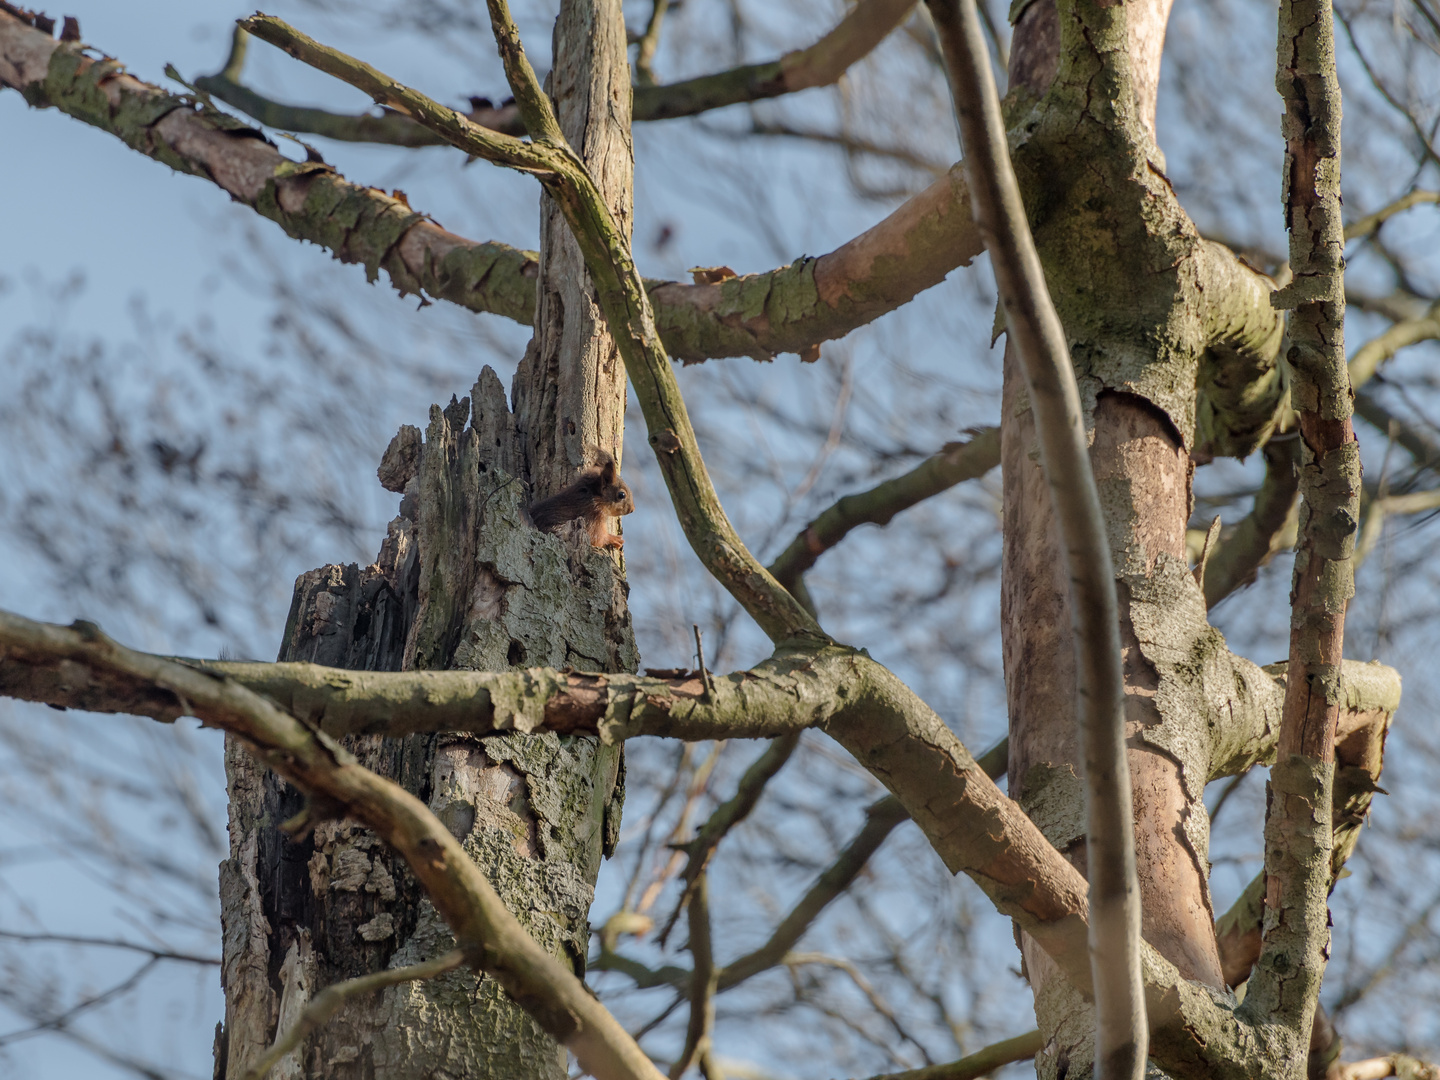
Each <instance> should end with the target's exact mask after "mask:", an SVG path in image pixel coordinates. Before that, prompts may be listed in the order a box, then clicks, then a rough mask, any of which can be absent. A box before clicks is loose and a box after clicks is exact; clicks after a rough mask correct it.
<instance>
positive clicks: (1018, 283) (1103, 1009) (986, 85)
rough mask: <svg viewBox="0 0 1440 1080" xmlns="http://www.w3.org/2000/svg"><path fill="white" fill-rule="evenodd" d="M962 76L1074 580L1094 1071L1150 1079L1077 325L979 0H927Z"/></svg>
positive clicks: (980, 182) (1118, 709) (977, 204)
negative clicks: (1013, 127)
mask: <svg viewBox="0 0 1440 1080" xmlns="http://www.w3.org/2000/svg"><path fill="white" fill-rule="evenodd" d="M927 2H929V3H930V10H931V13H932V14H933V15H934V18H935V27H936V30H937V31H938V33H939V35H940V45H941V48H942V50H943V52H944V53H945V63H946V67H947V68H948V69H949V73H950V85H951V92H952V94H953V96H954V98H955V112H956V115H957V116H958V117H959V120H960V131H961V138H962V141H963V143H964V146H965V165H966V170H967V175H968V176H969V178H970V188H971V192H972V198H973V206H974V209H975V217H976V220H977V221H978V222H980V229H981V232H982V233H983V234H984V235H985V238H986V247H987V248H988V249H989V251H990V257H991V260H992V264H993V266H994V268H995V280H996V282H997V284H998V285H999V288H1000V299H1001V304H1002V305H1003V307H1004V309H1005V320H1006V325H1007V328H1008V333H1009V334H1010V340H1011V343H1012V344H1013V345H1014V347H1015V350H1016V352H1017V353H1018V354H1019V356H1020V359H1021V363H1022V366H1023V368H1024V371H1025V383H1026V386H1027V387H1028V389H1029V394H1030V406H1031V408H1032V410H1033V411H1034V414H1035V427H1036V432H1037V435H1038V437H1039V442H1040V454H1041V458H1042V461H1043V463H1044V467H1045V476H1046V480H1047V481H1048V482H1049V486H1050V494H1051V501H1052V503H1053V505H1054V508H1055V517H1056V520H1057V522H1058V524H1059V527H1060V535H1061V538H1062V545H1063V546H1064V548H1065V552H1066V558H1067V567H1068V570H1069V579H1070V612H1071V619H1072V620H1073V621H1074V624H1075V633H1074V639H1075V653H1076V656H1075V661H1076V673H1077V680H1076V681H1077V691H1078V697H1079V708H1078V710H1077V712H1078V714H1079V719H1080V742H1081V745H1082V747H1083V750H1084V755H1083V756H1084V772H1085V775H1084V782H1085V820H1086V828H1085V833H1086V859H1087V862H1088V866H1089V878H1090V946H1091V964H1092V971H1093V987H1094V993H1095V1012H1096V1026H1095V1032H1096V1034H1095V1038H1096V1047H1095V1068H1096V1072H1097V1075H1100V1076H1103V1077H1105V1078H1106V1080H1115V1078H1129V1077H1135V1078H1138V1077H1140V1076H1143V1075H1144V1072H1145V1060H1146V1049H1147V1046H1148V1043H1149V1033H1148V1028H1147V1025H1146V1020H1145V1000H1144V992H1143V989H1142V984H1141V971H1140V964H1141V958H1140V886H1139V882H1138V880H1137V878H1136V870H1135V834H1134V811H1133V807H1132V800H1131V794H1130V767H1129V764H1128V762H1127V760H1126V756H1125V720H1124V713H1123V711H1122V703H1123V700H1124V693H1125V681H1124V675H1123V673H1122V671H1121V664H1120V629H1119V627H1120V612H1119V606H1118V602H1117V599H1116V592H1115V573H1114V568H1113V565H1112V563H1111V558H1110V544H1109V540H1108V538H1107V536H1106V532H1105V519H1104V517H1103V516H1102V513H1101V510H1100V496H1099V493H1098V490H1097V488H1096V486H1095V475H1094V473H1093V472H1092V471H1091V468H1090V455H1089V451H1088V440H1087V438H1086V434H1085V417H1084V414H1083V412H1082V410H1081V406H1080V392H1079V388H1078V387H1077V385H1076V382H1075V371H1074V369H1073V367H1072V366H1071V363H1070V351H1069V347H1068V346H1067V344H1066V338H1065V329H1064V327H1063V326H1061V324H1060V317H1059V315H1058V314H1056V311H1055V306H1054V304H1053V303H1052V302H1051V300H1050V294H1049V291H1048V289H1047V287H1046V284H1045V273H1044V270H1043V269H1042V268H1041V265H1040V256H1039V254H1038V253H1037V252H1036V250H1035V241H1034V238H1033V237H1032V236H1031V234H1030V225H1029V222H1028V220H1027V219H1026V216H1025V204H1024V202H1023V201H1022V200H1021V198H1020V188H1019V185H1018V184H1017V183H1016V180H1015V170H1014V168H1013V167H1012V165H1011V163H1010V150H1009V146H1008V144H1007V141H1006V132H1005V122H1004V119H1003V118H1002V116H1001V114H1000V99H999V96H998V95H997V93H996V91H995V80H994V76H993V74H992V73H991V70H990V59H989V53H988V52H987V50H986V48H985V41H984V37H983V36H982V32H981V29H980V22H979V18H978V17H977V16H976V13H975V2H974V0H927Z"/></svg>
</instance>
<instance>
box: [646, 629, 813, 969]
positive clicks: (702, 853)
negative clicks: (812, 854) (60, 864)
mask: <svg viewBox="0 0 1440 1080" xmlns="http://www.w3.org/2000/svg"><path fill="white" fill-rule="evenodd" d="M697 632H698V627H697ZM799 745H800V735H799V733H798V732H797V733H796V734H794V735H787V736H785V737H783V738H779V739H775V740H774V741H772V742H771V743H770V745H769V746H768V747H766V749H765V752H764V753H763V754H761V755H760V756H759V757H758V758H756V759H755V760H754V761H753V762H752V763H751V764H750V767H749V768H748V769H746V770H745V772H744V774H743V775H742V776H741V777H740V782H739V783H738V784H737V785H736V786H735V794H734V795H732V796H731V797H730V798H729V799H727V800H725V802H723V803H721V804H720V805H719V806H717V807H716V808H715V812H714V813H713V814H711V815H710V817H709V818H708V819H707V820H706V822H705V824H704V825H702V826H700V828H699V829H698V830H697V831H696V833H695V836H694V838H693V839H691V840H690V841H688V842H686V843H684V844H677V845H676V850H677V852H679V851H683V852H684V853H685V856H686V862H685V872H684V874H683V875H682V881H683V882H684V885H685V888H684V890H683V891H682V892H681V894H680V900H679V902H678V903H677V905H676V908H675V912H674V914H673V915H671V916H670V919H669V920H668V921H667V922H666V923H665V929H664V930H662V931H661V932H660V937H659V941H660V944H661V945H664V944H665V941H666V939H667V938H669V936H670V931H671V929H672V928H673V927H674V925H675V920H676V919H677V918H678V917H679V914H680V912H681V911H683V910H684V909H685V907H686V904H687V901H688V899H689V896H690V892H691V890H692V889H693V888H694V886H695V882H696V881H697V880H698V879H699V877H700V875H701V874H702V873H703V872H704V870H705V868H706V867H707V866H708V865H709V864H710V859H711V858H712V857H713V856H714V854H715V849H716V848H718V847H719V846H720V841H722V840H723V839H725V836H726V834H728V833H729V832H730V830H731V829H733V828H734V827H735V826H736V825H738V824H740V822H742V821H744V820H745V819H746V818H747V817H749V816H750V812H751V811H752V810H754V809H755V804H756V803H758V802H759V801H760V796H761V795H762V794H764V792H765V785H766V784H768V783H769V782H770V780H771V779H772V778H773V777H774V776H775V774H776V773H778V772H779V771H780V770H781V769H783V768H784V767H785V763H786V762H787V761H789V760H790V758H791V756H792V755H793V754H794V753H795V750H796V748H797V747H798V746H799Z"/></svg>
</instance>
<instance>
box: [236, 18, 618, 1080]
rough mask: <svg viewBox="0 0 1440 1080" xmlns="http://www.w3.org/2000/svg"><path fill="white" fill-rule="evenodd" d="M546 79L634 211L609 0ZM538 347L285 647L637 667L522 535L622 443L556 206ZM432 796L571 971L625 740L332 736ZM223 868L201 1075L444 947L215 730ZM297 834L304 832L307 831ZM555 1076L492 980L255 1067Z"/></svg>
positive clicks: (358, 845)
mask: <svg viewBox="0 0 1440 1080" xmlns="http://www.w3.org/2000/svg"><path fill="white" fill-rule="evenodd" d="M555 56H556V67H555V70H554V72H553V73H552V76H551V94H552V97H554V98H555V100H556V106H557V109H558V111H559V114H560V119H561V124H562V126H563V127H564V129H565V132H566V134H567V136H568V137H569V138H570V140H571V142H572V144H573V145H574V147H575V149H576V150H577V151H578V152H579V153H580V154H581V155H582V156H583V157H584V159H585V162H586V164H587V165H588V166H589V168H590V169H591V171H592V173H593V174H594V175H595V176H596V179H597V181H598V182H599V184H600V187H601V190H602V192H604V194H605V195H606V197H607V199H608V200H609V202H610V205H611V209H612V212H614V213H615V215H616V216H617V219H619V220H620V221H622V222H624V223H626V225H627V226H628V223H629V221H630V217H631V201H632V200H631V183H632V151H631V143H630V77H629V66H628V64H627V62H626V56H625V27H624V23H623V20H622V17H621V11H620V5H619V3H618V2H615V0H564V3H562V5H561V11H560V17H559V20H558V21H557V24H556V31H555ZM541 239H542V254H541V261H540V282H539V286H540V289H539V295H540V298H541V299H540V303H539V305H538V310H537V313H536V327H535V337H534V339H533V340H532V342H531V345H530V347H529V349H528V350H527V352H526V357H525V360H524V361H523V362H522V364H521V366H520V368H519V370H518V371H517V374H516V379H515V386H514V388H513V395H514V402H515V409H514V412H513V413H512V411H511V410H510V408H509V407H508V406H507V402H506V399H505V392H504V388H503V386H502V385H501V383H500V380H499V379H498V377H497V376H496V375H495V373H494V372H493V371H491V370H490V369H489V368H486V369H485V370H484V371H483V372H482V373H481V375H480V378H479V380H478V381H477V382H476V384H475V387H474V389H473V391H472V392H471V395H470V397H469V398H467V399H461V400H459V401H455V400H452V402H451V404H450V406H449V407H448V408H444V409H441V408H440V407H438V406H434V407H432V408H431V413H430V421H429V424H428V426H427V429H426V431H425V433H424V435H423V436H422V434H421V432H420V431H419V430H418V429H416V428H413V427H405V428H402V429H401V431H400V433H399V434H398V435H397V436H396V437H395V440H394V441H393V442H392V443H391V445H390V448H389V450H388V451H387V452H386V455H385V459H384V461H383V463H382V465H381V468H380V479H381V482H382V483H384V484H385V486H386V487H387V488H389V489H390V490H393V491H397V492H403V498H402V501H401V504H400V514H399V516H398V517H397V518H396V519H395V520H394V521H393V522H391V524H390V528H389V535H388V536H387V537H386V539H385V542H384V545H383V546H382V549H381V553H380V557H379V559H378V560H377V562H376V564H374V565H372V566H369V567H366V568H363V569H361V568H359V567H356V566H354V565H351V566H327V567H322V568H320V569H318V570H313V571H310V572H309V573H307V574H304V575H302V576H301V577H300V579H299V580H298V581H297V583H296V589H295V596H294V600H293V602H292V606H291V612H290V618H289V621H288V623H287V625H286V631H285V639H284V642H283V643H282V646H281V649H280V659H281V660H308V661H313V662H315V663H320V664H326V665H330V666H334V667H344V668H357V669H370V670H400V669H438V668H470V669H475V670H503V669H505V668H513V667H534V666H544V667H564V666H566V665H570V666H573V667H578V668H584V669H587V670H602V671H633V670H635V666H636V663H637V660H638V657H637V654H636V651H635V644H634V638H633V635H632V632H631V626H630V616H629V612H628V609H627V607H626V603H625V594H626V586H625V581H624V575H623V562H622V561H621V560H620V558H619V557H618V556H617V555H612V554H611V553H609V552H605V551H599V550H594V549H592V548H591V547H590V545H589V543H588V542H587V541H586V539H585V537H584V535H583V532H582V531H581V530H580V529H571V530H569V531H563V530H562V531H561V533H560V534H559V535H549V534H543V533H540V532H538V531H537V530H535V529H534V528H533V527H532V526H531V525H530V523H529V521H528V518H527V517H526V515H525V513H524V507H525V506H526V505H527V504H528V503H529V502H530V501H532V500H533V499H534V498H536V497H540V496H543V495H546V494H549V493H551V492H553V491H555V490H557V489H558V488H560V487H561V486H563V485H564V484H565V483H567V482H568V481H569V480H570V479H572V478H573V476H574V474H575V472H576V470H577V469H578V467H579V466H581V465H582V464H584V463H585V462H586V461H587V460H593V457H594V454H595V452H596V451H597V450H601V451H606V452H609V453H611V454H613V455H614V456H615V457H616V459H617V460H618V459H619V457H620V442H621V435H622V424H623V418H624V412H625V374H624V369H623V366H622V365H621V363H620V360H619V357H618V355H617V353H616V350H615V347H614V344H613V342H612V340H611V339H610V337H609V335H608V333H607V332H606V331H605V329H604V327H603V326H602V325H601V319H600V315H599V311H598V308H597V307H596V305H595V301H594V296H593V289H592V287H591V286H590V283H589V279H588V277H587V275H586V274H585V272H584V268H583V264H582V263H581V260H580V257H579V254H578V251H577V250H576V248H575V245H574V242H573V240H572V239H571V238H570V236H569V234H568V232H566V230H565V228H564V224H563V222H561V221H560V220H558V215H556V214H555V213H554V211H553V208H552V207H551V206H550V205H549V203H548V200H546V205H545V207H544V210H543V212H542V227H541ZM348 742H349V746H350V749H351V750H352V751H353V752H354V753H355V754H356V755H357V757H358V758H359V759H360V761H361V763H362V764H364V765H366V766H367V767H369V768H371V769H374V770H375V771H377V772H379V773H381V774H383V775H386V776H391V777H394V778H395V779H397V780H398V781H400V782H401V783H402V784H403V785H404V786H405V787H406V788H407V789H409V790H410V791H412V792H415V793H416V794H417V795H418V796H419V797H420V798H421V799H423V800H425V801H426V802H427V803H428V804H429V806H430V807H431V808H432V809H433V810H434V811H435V812H436V814H437V815H438V816H439V817H440V818H441V820H443V821H444V822H445V823H446V824H447V825H448V826H449V827H450V829H451V830H452V831H453V832H454V834H455V835H456V837H457V838H459V839H460V840H461V841H462V842H463V843H464V845H465V847H466V849H467V851H469V853H470V854H471V855H472V856H473V857H474V858H475V859H476V860H477V862H479V863H480V864H481V865H482V866H483V867H484V869H485V871H486V873H487V874H488V875H489V877H490V880H491V881H492V882H493V883H494V885H495V887H496V888H497V890H498V891H499V892H500V894H501V896H502V897H503V898H504V899H505V900H506V901H507V903H508V904H509V906H510V908H511V910H512V911H514V912H515V914H516V915H517V916H518V917H519V918H520V920H521V922H522V923H523V924H524V925H525V926H526V928H527V929H528V930H529V931H530V932H531V934H533V935H534V936H535V937H536V939H537V940H538V941H540V942H541V943H542V944H543V945H545V947H547V948H548V949H550V950H551V951H552V952H554V953H555V955H557V956H559V957H561V958H563V959H564V960H566V961H567V962H568V963H570V964H571V965H572V966H573V967H574V968H575V970H576V971H577V972H581V971H583V968H584V963H585V954H586V945H587V938H588V933H589V929H588V923H587V921H586V920H587V915H588V912H589V907H590V901H591V898H592V896H593V889H594V883H595V879H596V875H597V874H598V872H599V867H600V860H601V857H602V853H608V851H609V850H610V848H611V846H613V843H614V839H615V836H616V831H617V830H618V827H619V810H620V802H621V798H622V796H623V783H622V775H621V770H622V766H621V759H620V754H619V750H618V748H610V747H601V746H600V745H599V744H598V742H597V741H596V740H594V739H590V738H582V737H564V738H562V737H558V736H555V735H553V734H549V733H546V734H543V735H529V736H521V737H513V736H495V737H490V738H486V739H483V740H482V739H478V738H474V737H470V736H464V735H421V736H413V737H410V738H405V739H390V738H378V737H362V738H355V739H351V740H349V741H348ZM226 764H227V772H228V775H229V787H230V838H231V854H230V858H229V859H228V860H226V861H225V862H224V863H223V864H222V865H221V871H220V877H221V904H222V919H223V922H224V932H225V938H224V969H223V982H224V986H225V993H226V1017H225V1024H224V1028H223V1030H222V1032H221V1034H220V1036H219V1039H218V1042H217V1047H216V1075H217V1076H219V1077H229V1078H230V1080H238V1078H239V1077H240V1076H241V1075H243V1073H244V1071H245V1069H246V1067H247V1066H248V1064H249V1063H250V1062H251V1061H253V1060H254V1059H255V1057H256V1056H257V1055H258V1054H259V1053H260V1052H261V1051H262V1050H263V1049H264V1048H265V1047H267V1046H268V1045H269V1043H270V1042H271V1041H273V1039H274V1038H275V1037H276V1035H277V1034H278V1033H280V1032H282V1031H284V1030H285V1029H286V1028H287V1027H288V1026H289V1024H291V1023H292V1022H293V1021H294V1019H295V1018H296V1017H297V1016H298V1014H299V1011H300V1010H301V1008H303V1006H304V1004H305V1002H306V1001H307V1000H308V999H309V998H310V997H311V996H312V995H313V994H314V993H315V992H316V991H317V990H319V989H321V988H323V987H324V986H326V985H329V984H330V983H333V982H335V981H338V980H340V979H344V978H349V977H351V976H354V975H358V974H361V973H363V972H367V971H374V970H377V969H381V968H385V967H387V966H390V967H393V966H400V965H403V964H411V963H415V962H417V961H420V960H423V959H427V958H430V957H433V956H436V955H438V954H440V953H442V952H444V951H445V950H446V949H448V948H449V947H450V938H449V935H448V933H447V932H446V929H445V927H444V925H443V923H442V922H441V921H440V920H439V918H438V917H437V916H436V913H435V911H434V910H433V908H432V907H431V906H430V904H429V902H428V901H426V900H424V899H423V897H422V895H421V893H420V891H419V889H418V887H417V886H416V884H415V882H414V881H413V879H412V878H411V877H410V875H409V874H408V873H407V872H406V871H405V870H404V868H403V867H402V866H401V864H400V862H399V860H398V859H396V858H395V857H394V856H393V855H392V854H390V853H388V852H387V851H386V850H385V849H384V847H383V845H382V844H380V842H379V841H378V840H376V838H375V837H374V836H372V835H371V834H370V833H369V832H368V831H367V830H364V829H362V828H359V827H357V826H355V825H352V824H350V823H348V822H344V821H326V820H323V817H324V808H323V807H315V808H311V812H312V813H313V814H314V816H315V818H316V819H319V824H318V825H316V826H314V827H313V828H310V826H309V824H307V825H306V826H305V827H302V828H300V829H298V830H294V829H292V830H291V833H292V835H287V833H286V832H284V831H282V830H281V826H282V824H283V823H285V822H286V821H287V820H290V819H292V818H294V817H295V816H296V815H297V814H300V813H302V811H303V810H304V809H305V808H304V805H303V800H302V799H301V797H300V796H299V795H298V793H297V792H295V791H294V789H292V788H290V787H289V785H287V784H285V783H283V782H281V781H279V780H277V779H276V778H275V777H274V776H273V775H265V774H263V773H262V772H261V771H260V770H259V768H258V767H257V766H256V765H255V763H254V761H253V759H251V758H250V757H249V755H248V754H247V753H246V752H245V751H244V750H243V749H242V748H241V747H240V746H238V745H236V744H234V743H233V741H232V742H231V743H229V744H227V752H226ZM307 830H308V831H307ZM271 1075H272V1076H274V1077H277V1078H280V1077H283V1078H287V1080H288V1078H298V1077H326V1078H332V1077H333V1078H345V1080H350V1078H355V1080H362V1078H363V1080H371V1078H375V1080H383V1078H396V1080H399V1078H402V1077H404V1078H410V1077H417V1076H453V1077H462V1076H463V1077H466V1078H485V1077H493V1078H496V1080H500V1078H503V1080H525V1078H536V1080H542V1078H543V1080H562V1078H563V1077H564V1076H565V1075H566V1062H565V1055H564V1051H563V1050H562V1049H561V1048H560V1047H559V1046H558V1045H557V1044H556V1043H555V1042H554V1041H553V1040H552V1039H550V1037H549V1036H548V1035H546V1034H545V1033H544V1032H543V1031H541V1030H540V1028H539V1026H538V1025H537V1024H536V1023H535V1022H534V1021H533V1020H532V1019H531V1018H530V1017H529V1016H528V1015H527V1014H526V1013H525V1012H524V1011H523V1010H522V1009H520V1008H519V1007H518V1006H517V1005H515V1004H514V1002H512V1001H511V1000H510V999H509V998H508V997H507V996H506V995H505V994H504V992H503V991H502V990H501V989H500V987H499V986H498V984H497V983H495V982H494V980H492V979H490V978H478V979H477V978H476V977H475V976H474V975H472V974H471V973H469V972H465V971H457V972H452V973H450V974H448V975H446V976H443V977H441V978H439V979H435V980H433V981H431V982H427V983H422V984H409V985H405V986H401V987H398V988H394V989H392V990H388V991H385V992H384V993H383V994H377V995H373V996H372V997H370V998H368V999H363V1000H359V1001H356V1002H353V1003H350V1004H349V1005H347V1007H346V1008H345V1009H344V1010H343V1011H342V1012H341V1013H340V1014H339V1015H337V1016H336V1017H335V1018H334V1019H333V1020H332V1021H331V1022H330V1023H329V1024H327V1025H326V1026H325V1027H324V1028H323V1029H322V1030H321V1031H319V1032H317V1033H316V1034H315V1035H314V1036H313V1037H312V1038H311V1039H310V1040H309V1041H308V1042H307V1043H306V1044H305V1045H304V1046H303V1047H302V1048H301V1049H300V1050H297V1051H296V1052H295V1053H294V1054H292V1055H290V1056H289V1057H288V1058H287V1059H286V1060H285V1061H284V1062H282V1064H281V1065H280V1066H279V1067H278V1068H277V1069H276V1070H275V1072H273V1073H272V1074H271Z"/></svg>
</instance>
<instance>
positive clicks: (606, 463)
mask: <svg viewBox="0 0 1440 1080" xmlns="http://www.w3.org/2000/svg"><path fill="white" fill-rule="evenodd" d="M599 466H600V503H601V504H602V505H603V506H604V507H605V508H606V509H607V510H608V511H609V512H610V513H612V514H614V515H615V516H616V517H621V516H623V515H625V514H630V513H634V511H635V496H634V495H632V494H631V493H630V485H629V484H627V483H625V481H624V480H621V479H620V468H619V466H618V465H616V464H615V459H614V458H613V457H611V456H610V455H609V454H607V453H604V452H603V451H602V452H601V454H600V461H599Z"/></svg>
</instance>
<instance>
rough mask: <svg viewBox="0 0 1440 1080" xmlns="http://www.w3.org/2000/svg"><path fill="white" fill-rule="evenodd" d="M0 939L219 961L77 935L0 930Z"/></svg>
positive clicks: (193, 961) (188, 961) (195, 961)
mask: <svg viewBox="0 0 1440 1080" xmlns="http://www.w3.org/2000/svg"><path fill="white" fill-rule="evenodd" d="M0 939H4V940H5V941H29V942H35V943H38V944H48V945H92V946H94V947H96V948H100V949H124V950H125V951H126V952H138V953H144V954H145V955H146V956H149V957H153V958H154V959H156V960H178V961H180V962H182V963H186V964H203V965H206V966H212V967H218V966H219V965H220V960H219V959H218V958H217V957H214V956H197V955H195V954H194V953H183V952H175V951H173V950H171V949H157V948H155V947H154V946H153V945H141V944H139V943H138V942H134V941H121V940H119V939H117V938H97V937H84V936H82V935H79V934H27V933H22V932H20V931H16V930H0Z"/></svg>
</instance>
